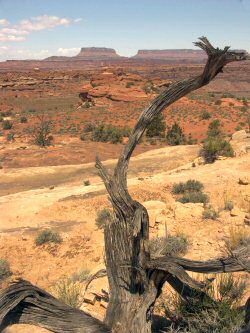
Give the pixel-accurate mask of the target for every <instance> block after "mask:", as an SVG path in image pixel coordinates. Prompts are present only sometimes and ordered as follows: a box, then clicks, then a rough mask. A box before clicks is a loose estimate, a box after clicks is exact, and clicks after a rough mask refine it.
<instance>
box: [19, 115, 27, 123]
mask: <svg viewBox="0 0 250 333" xmlns="http://www.w3.org/2000/svg"><path fill="white" fill-rule="evenodd" d="M27 122H28V119H27V118H26V117H21V118H20V123H22V124H24V123H27Z"/></svg>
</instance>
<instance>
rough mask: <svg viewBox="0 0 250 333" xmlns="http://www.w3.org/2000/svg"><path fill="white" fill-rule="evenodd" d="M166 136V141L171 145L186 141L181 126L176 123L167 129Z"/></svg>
mask: <svg viewBox="0 0 250 333" xmlns="http://www.w3.org/2000/svg"><path fill="white" fill-rule="evenodd" d="M166 138H167V143H168V144H169V145H171V146H177V145H183V144H185V143H186V138H185V135H184V133H183V131H182V128H181V127H180V126H179V125H178V124H177V123H174V125H173V126H172V127H171V128H169V129H168V131H167V136H166Z"/></svg>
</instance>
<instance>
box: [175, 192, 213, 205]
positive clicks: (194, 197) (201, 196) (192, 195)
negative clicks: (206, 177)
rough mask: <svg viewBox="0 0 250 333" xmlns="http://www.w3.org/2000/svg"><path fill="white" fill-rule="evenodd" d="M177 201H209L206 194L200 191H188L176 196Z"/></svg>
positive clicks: (204, 202)
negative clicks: (178, 196)
mask: <svg viewBox="0 0 250 333" xmlns="http://www.w3.org/2000/svg"><path fill="white" fill-rule="evenodd" d="M177 201H179V202H181V203H183V204H184V203H188V202H193V203H199V202H200V203H203V204H206V203H207V202H208V201H209V198H208V195H207V194H205V193H202V192H189V193H185V194H184V195H183V196H182V197H180V198H177Z"/></svg>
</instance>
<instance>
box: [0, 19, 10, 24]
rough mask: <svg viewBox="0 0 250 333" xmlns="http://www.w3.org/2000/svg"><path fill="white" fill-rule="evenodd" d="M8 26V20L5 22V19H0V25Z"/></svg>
mask: <svg viewBox="0 0 250 333" xmlns="http://www.w3.org/2000/svg"><path fill="white" fill-rule="evenodd" d="M9 24H10V22H9V21H8V20H6V19H0V25H3V26H7V25H9Z"/></svg>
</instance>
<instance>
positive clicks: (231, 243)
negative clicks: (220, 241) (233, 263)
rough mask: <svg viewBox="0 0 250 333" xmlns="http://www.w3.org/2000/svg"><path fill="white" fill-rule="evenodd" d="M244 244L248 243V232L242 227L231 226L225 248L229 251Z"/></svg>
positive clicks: (249, 240)
mask: <svg viewBox="0 0 250 333" xmlns="http://www.w3.org/2000/svg"><path fill="white" fill-rule="evenodd" d="M245 245H250V233H249V232H246V230H245V229H244V228H235V227H234V228H231V229H230V230H229V238H228V239H227V241H226V250H228V251H229V252H231V251H234V250H236V249H238V248H239V247H241V246H245Z"/></svg>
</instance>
